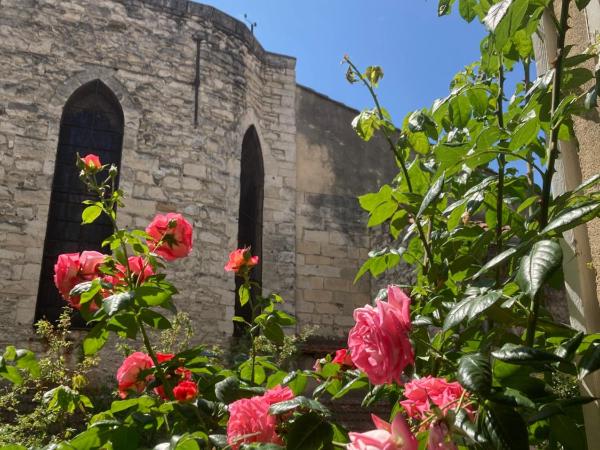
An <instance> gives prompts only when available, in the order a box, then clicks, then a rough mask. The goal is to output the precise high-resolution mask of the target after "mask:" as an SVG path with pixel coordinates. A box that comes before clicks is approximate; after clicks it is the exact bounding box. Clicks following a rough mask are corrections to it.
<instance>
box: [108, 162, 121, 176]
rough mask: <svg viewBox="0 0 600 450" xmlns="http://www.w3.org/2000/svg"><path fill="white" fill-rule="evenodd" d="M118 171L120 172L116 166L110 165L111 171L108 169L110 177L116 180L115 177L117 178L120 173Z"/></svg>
mask: <svg viewBox="0 0 600 450" xmlns="http://www.w3.org/2000/svg"><path fill="white" fill-rule="evenodd" d="M118 171H119V170H118V169H117V166H115V165H114V164H111V165H110V169H108V175H109V176H110V177H111V178H114V177H116V176H117V172H118Z"/></svg>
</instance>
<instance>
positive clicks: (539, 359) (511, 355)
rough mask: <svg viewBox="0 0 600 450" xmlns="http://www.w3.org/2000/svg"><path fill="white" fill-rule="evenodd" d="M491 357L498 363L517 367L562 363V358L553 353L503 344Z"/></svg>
mask: <svg viewBox="0 0 600 450" xmlns="http://www.w3.org/2000/svg"><path fill="white" fill-rule="evenodd" d="M492 356H493V357H494V358H496V359H499V360H500V361H504V362H507V363H510V364H517V365H529V364H548V363H554V362H564V359H563V358H561V357H560V356H558V355H555V354H554V353H550V352H546V351H543V350H538V349H535V348H531V347H526V346H522V345H515V344H504V345H503V346H502V348H501V349H499V350H496V351H493V352H492Z"/></svg>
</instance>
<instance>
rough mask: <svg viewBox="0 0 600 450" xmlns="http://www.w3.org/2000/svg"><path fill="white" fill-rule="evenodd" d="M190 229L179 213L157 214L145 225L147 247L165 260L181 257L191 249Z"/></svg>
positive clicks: (190, 226)
mask: <svg viewBox="0 0 600 450" xmlns="http://www.w3.org/2000/svg"><path fill="white" fill-rule="evenodd" d="M192 231H193V230H192V225H190V223H189V222H188V221H187V220H185V219H184V218H183V216H182V215H181V214H175V213H168V214H167V215H164V216H163V215H162V214H158V215H157V216H156V217H155V218H154V219H153V220H152V222H150V224H149V225H148V226H147V227H146V233H148V234H149V235H150V236H151V238H150V239H149V240H148V247H149V248H150V250H151V251H153V252H154V253H156V254H157V255H160V256H162V257H163V258H164V259H166V260H167V261H173V260H175V259H178V258H183V257H184V256H187V255H189V253H190V251H192Z"/></svg>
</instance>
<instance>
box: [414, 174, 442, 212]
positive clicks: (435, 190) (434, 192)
mask: <svg viewBox="0 0 600 450" xmlns="http://www.w3.org/2000/svg"><path fill="white" fill-rule="evenodd" d="M445 179H446V177H445V174H443V173H442V175H441V176H440V177H439V178H438V179H437V180H436V182H435V183H433V185H432V186H431V187H430V188H429V191H427V194H425V197H424V198H423V202H422V203H421V207H420V208H419V211H418V212H417V215H416V218H417V219H418V218H419V217H421V216H422V215H423V213H424V212H425V210H426V209H427V208H428V207H429V206H430V205H431V204H432V203H434V202H435V201H436V200H437V198H438V197H439V196H440V194H441V193H442V189H443V188H444V181H445Z"/></svg>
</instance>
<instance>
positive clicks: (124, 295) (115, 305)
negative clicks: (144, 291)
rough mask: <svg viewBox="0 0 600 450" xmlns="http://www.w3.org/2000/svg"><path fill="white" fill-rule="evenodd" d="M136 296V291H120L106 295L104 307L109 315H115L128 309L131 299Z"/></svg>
mask: <svg viewBox="0 0 600 450" xmlns="http://www.w3.org/2000/svg"><path fill="white" fill-rule="evenodd" d="M134 296H135V293H134V291H127V292H119V293H118V294H113V295H111V296H109V297H106V298H105V299H104V300H103V301H102V309H104V311H105V312H106V314H108V316H109V317H112V316H114V315H115V314H117V313H118V312H120V311H122V310H125V309H127V308H128V307H129V306H131V300H133V298H134Z"/></svg>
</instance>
